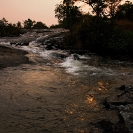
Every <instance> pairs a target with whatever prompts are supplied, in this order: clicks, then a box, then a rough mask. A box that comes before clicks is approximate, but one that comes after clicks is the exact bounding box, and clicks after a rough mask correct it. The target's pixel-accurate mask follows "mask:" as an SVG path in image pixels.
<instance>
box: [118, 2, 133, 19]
mask: <svg viewBox="0 0 133 133" xmlns="http://www.w3.org/2000/svg"><path fill="white" fill-rule="evenodd" d="M115 17H116V18H118V19H129V20H132V21H133V4H132V2H130V1H126V2H125V3H124V4H123V5H120V6H118V11H117V12H116V15H115Z"/></svg>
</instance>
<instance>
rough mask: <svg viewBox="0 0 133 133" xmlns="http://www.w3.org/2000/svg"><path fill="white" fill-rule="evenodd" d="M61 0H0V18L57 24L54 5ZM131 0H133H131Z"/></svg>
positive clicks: (14, 21) (9, 20) (12, 21)
mask: <svg viewBox="0 0 133 133" xmlns="http://www.w3.org/2000/svg"><path fill="white" fill-rule="evenodd" d="M61 1H62V0H0V19H2V18H3V17H5V18H6V19H7V20H8V22H11V23H17V22H18V21H21V22H22V23H23V21H24V20H27V19H28V18H30V19H32V20H35V21H42V22H43V23H45V24H46V25H47V26H50V25H52V24H57V23H58V21H57V18H55V13H54V9H55V5H56V4H59V3H60V2H61ZM132 1H133V0H132Z"/></svg>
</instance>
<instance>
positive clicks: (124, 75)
mask: <svg viewBox="0 0 133 133" xmlns="http://www.w3.org/2000/svg"><path fill="white" fill-rule="evenodd" d="M63 32H66V31H62V29H60V30H53V31H52V32H47V31H45V32H41V33H37V32H28V33H25V34H24V35H21V36H20V37H16V38H11V37H10V38H1V39H0V42H1V43H0V44H1V45H4V46H7V47H11V48H15V49H23V50H26V51H28V52H29V54H27V55H26V56H28V57H29V60H30V61H31V62H32V63H31V64H22V65H19V66H16V67H7V68H4V69H2V70H0V106H1V110H0V115H1V120H0V132H1V133H18V132H19V133H31V132H32V133H71V132H72V133H104V132H111V130H112V132H111V133H113V132H114V131H117V132H122V131H123V133H124V132H125V133H126V131H127V132H133V115H132V110H133V104H126V105H123V104H120V105H119V106H115V105H113V104H110V107H109V108H106V107H105V106H104V105H103V101H104V100H105V99H106V100H108V101H109V103H113V102H115V103H118V102H119V103H120V102H121V103H125V102H129V103H132V100H133V92H132V86H133V69H132V68H133V64H132V62H124V61H118V60H111V59H109V58H103V57H99V56H97V55H95V54H92V53H91V54H90V53H86V54H84V55H78V54H77V53H76V51H75V53H74V52H73V53H71V52H70V51H65V50H61V49H54V48H53V49H51V50H47V49H46V46H45V44H44V43H45V42H49V39H50V38H52V37H53V36H54V37H56V38H57V39H58V36H59V35H62V33H63ZM60 33H61V34H60ZM55 35H57V36H55ZM60 39H61V37H59V40H60ZM25 40H26V41H27V40H28V43H29V45H20V43H22V42H25ZM10 42H13V44H12V45H11V44H10ZM42 42H43V45H42ZM17 43H19V45H17ZM46 45H48V43H47V44H46ZM122 85H125V86H126V87H127V88H128V90H129V88H131V89H130V90H129V91H128V93H126V92H125V90H124V91H123V90H119V87H121V86H122ZM123 92H124V93H123ZM119 114H120V115H122V118H123V119H124V122H123V123H122V122H120V118H119ZM100 122H101V123H104V122H105V123H106V124H104V125H105V126H102V124H99V123H100ZM119 123H121V124H122V129H120V127H119V126H118V125H119ZM111 124H112V126H111ZM106 127H108V129H106Z"/></svg>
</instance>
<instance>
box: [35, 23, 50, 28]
mask: <svg viewBox="0 0 133 133" xmlns="http://www.w3.org/2000/svg"><path fill="white" fill-rule="evenodd" d="M33 28H34V29H47V28H48V27H47V26H46V25H45V24H44V23H42V22H40V21H39V22H36V23H35V24H34V25H33Z"/></svg>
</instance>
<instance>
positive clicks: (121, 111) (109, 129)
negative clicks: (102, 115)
mask: <svg viewBox="0 0 133 133" xmlns="http://www.w3.org/2000/svg"><path fill="white" fill-rule="evenodd" d="M115 91H116V96H115V97H116V101H114V100H112V99H111V98H110V99H104V100H103V101H102V104H103V106H104V108H105V109H106V110H107V111H110V110H115V111H116V115H117V117H118V122H117V123H115V124H114V123H112V122H111V121H109V120H107V119H104V120H101V121H99V122H97V123H92V124H93V125H94V126H95V127H97V128H99V129H101V130H102V132H103V133H132V132H133V114H132V111H133V95H132V94H133V87H126V86H125V85H122V86H121V87H119V88H116V90H115Z"/></svg>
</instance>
